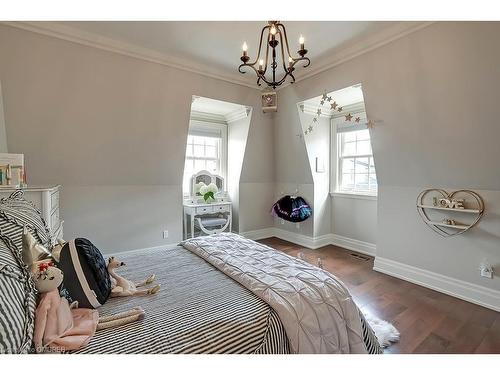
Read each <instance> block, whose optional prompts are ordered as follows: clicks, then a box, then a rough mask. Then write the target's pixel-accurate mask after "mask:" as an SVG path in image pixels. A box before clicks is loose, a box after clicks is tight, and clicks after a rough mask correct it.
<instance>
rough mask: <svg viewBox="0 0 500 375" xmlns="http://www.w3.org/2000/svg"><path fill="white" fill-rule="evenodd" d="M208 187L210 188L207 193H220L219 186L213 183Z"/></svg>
mask: <svg viewBox="0 0 500 375" xmlns="http://www.w3.org/2000/svg"><path fill="white" fill-rule="evenodd" d="M207 187H208V190H207V191H211V192H212V193H214V194H215V193H217V192H218V191H219V189H218V188H217V185H215V184H214V183H213V182H212V183H211V184H210V185H208V186H207Z"/></svg>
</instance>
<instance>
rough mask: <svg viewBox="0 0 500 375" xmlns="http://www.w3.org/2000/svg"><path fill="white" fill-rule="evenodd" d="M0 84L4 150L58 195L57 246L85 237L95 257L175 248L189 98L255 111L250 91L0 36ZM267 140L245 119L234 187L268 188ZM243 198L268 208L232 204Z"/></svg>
mask: <svg viewBox="0 0 500 375" xmlns="http://www.w3.org/2000/svg"><path fill="white" fill-rule="evenodd" d="M0 81H1V82H2V88H3V97H4V102H5V119H6V124H7V133H8V135H9V138H8V146H9V151H10V152H13V153H24V154H25V160H26V164H27V172H28V180H29V183H31V184H56V183H61V184H62V185H63V193H62V206H61V209H62V212H61V215H62V217H63V219H64V220H65V221H66V222H65V236H66V237H67V238H71V237H75V236H80V235H85V236H86V237H88V238H89V239H91V240H94V239H95V242H96V245H97V246H98V247H100V248H101V249H103V250H104V251H119V250H122V249H132V248H137V247H139V248H146V247H152V246H159V245H162V244H165V243H174V242H178V241H179V240H180V239H181V230H180V228H181V220H182V214H181V212H182V211H181V210H182V206H181V185H182V174H183V165H184V156H185V143H186V137H187V131H188V123H189V112H190V105H191V96H192V95H199V96H204V97H208V98H213V99H219V100H225V101H229V102H236V103H240V104H244V105H248V106H250V107H254V108H259V106H260V96H259V92H258V91H257V90H253V89H250V88H246V87H242V86H239V85H233V84H230V83H227V82H222V81H219V80H216V79H211V78H207V77H205V76H201V75H198V74H194V73H190V72H186V71H182V70H178V69H173V68H169V67H166V66H163V65H159V64H155V63H149V62H146V61H142V60H139V59H135V58H131V57H127V56H124V55H120V54H117V53H112V52H108V51H104V50H100V49H96V48H91V47H86V46H82V45H79V44H76V43H72V42H68V41H63V40H60V39H56V38H52V37H48V36H43V35H39V34H35V33H31V32H28V31H23V30H20V29H16V28H12V27H9V26H5V25H1V26H0ZM272 137H273V132H272V119H271V118H270V117H268V116H265V115H263V114H262V113H261V112H260V111H255V112H254V114H253V116H252V121H251V124H250V129H249V134H248V142H247V149H246V153H245V159H244V160H243V167H242V173H241V180H242V181H243V182H259V183H264V186H265V184H266V183H272V181H273V170H274V166H273V164H272V163H270V162H269V160H273V151H272V147H271V144H272V141H273V140H272ZM255 148H256V149H255ZM248 193H249V194H250V193H251V192H248ZM247 199H248V200H252V201H253V202H255V204H254V206H255V207H262V208H264V207H266V206H267V205H268V204H270V203H271V202H269V201H268V200H267V199H268V198H267V197H266V194H250V195H248V196H246V195H243V194H241V193H240V200H247ZM245 214H246V212H244V211H242V212H241V215H243V216H244V215H245ZM250 214H251V215H259V217H261V216H262V217H264V218H266V217H267V216H266V215H267V210H266V211H265V212H260V211H258V210H256V209H254V210H252V211H251V212H250ZM245 222H248V223H250V224H251V226H252V228H245V227H243V228H241V229H242V230H250V229H256V228H255V226H259V225H261V226H262V227H268V226H270V225H271V224H272V221H271V219H270V218H268V220H267V221H266V219H261V220H257V219H255V218H249V219H248V220H245V219H242V220H241V224H240V226H241V225H243V226H244V223H245ZM164 229H168V230H169V232H170V238H168V239H166V240H164V239H163V238H162V231H163V230H164Z"/></svg>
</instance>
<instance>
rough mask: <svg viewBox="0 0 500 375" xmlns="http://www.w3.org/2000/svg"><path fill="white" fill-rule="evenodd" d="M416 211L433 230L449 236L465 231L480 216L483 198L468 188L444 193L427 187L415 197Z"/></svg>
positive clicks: (476, 221) (441, 190)
mask: <svg viewBox="0 0 500 375" xmlns="http://www.w3.org/2000/svg"><path fill="white" fill-rule="evenodd" d="M417 211H418V213H419V215H420V216H421V217H422V219H423V220H424V223H425V224H427V225H428V226H429V227H430V228H431V229H432V230H433V231H434V232H436V233H438V234H439V235H441V236H443V237H451V236H456V235H458V234H462V233H464V232H466V231H468V230H469V229H470V228H472V227H473V226H474V225H476V224H477V223H478V222H479V220H481V218H482V217H483V213H484V202H483V199H482V198H481V197H480V196H479V194H477V193H476V192H474V191H472V190H456V191H453V192H451V193H448V192H447V191H445V190H443V189H427V190H424V191H422V192H421V193H420V194H419V195H418V197H417ZM444 215H446V217H443V216H444ZM439 216H440V217H439Z"/></svg>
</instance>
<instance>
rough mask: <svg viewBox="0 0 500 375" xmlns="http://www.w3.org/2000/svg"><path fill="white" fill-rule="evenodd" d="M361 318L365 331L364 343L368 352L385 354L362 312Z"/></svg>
mask: <svg viewBox="0 0 500 375" xmlns="http://www.w3.org/2000/svg"><path fill="white" fill-rule="evenodd" d="M359 316H360V318H361V328H362V329H363V341H364V342H365V345H366V351H367V352H368V354H384V349H383V348H382V346H380V344H379V342H378V340H377V336H375V332H373V329H372V327H370V325H369V324H368V322H367V321H366V319H365V317H364V315H363V313H362V312H361V311H360V312H359Z"/></svg>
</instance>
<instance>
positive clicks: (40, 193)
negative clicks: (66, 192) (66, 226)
mask: <svg viewBox="0 0 500 375" xmlns="http://www.w3.org/2000/svg"><path fill="white" fill-rule="evenodd" d="M16 190H23V191H24V198H25V199H26V200H27V201H31V202H33V203H34V204H35V206H36V207H37V208H38V209H39V210H40V212H41V213H42V217H43V219H44V220H45V222H46V223H47V226H48V227H49V229H50V231H51V232H52V236H53V239H54V241H55V240H56V239H57V238H62V237H63V223H64V221H63V220H62V219H61V217H60V216H59V192H60V190H61V185H54V186H28V187H26V188H24V189H15V188H10V187H9V188H6V187H1V188H0V198H3V197H8V196H9V195H10V194H12V193H13V192H14V191H16Z"/></svg>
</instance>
